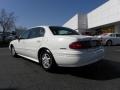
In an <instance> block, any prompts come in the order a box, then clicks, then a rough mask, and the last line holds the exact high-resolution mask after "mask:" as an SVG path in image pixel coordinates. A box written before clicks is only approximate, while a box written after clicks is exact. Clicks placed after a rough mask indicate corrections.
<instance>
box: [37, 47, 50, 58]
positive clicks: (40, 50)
mask: <svg viewBox="0 0 120 90" xmlns="http://www.w3.org/2000/svg"><path fill="white" fill-rule="evenodd" d="M44 50H48V51H49V52H50V50H49V49H48V48H45V47H43V48H41V49H39V51H38V55H37V56H38V59H40V54H41V53H42V51H44Z"/></svg>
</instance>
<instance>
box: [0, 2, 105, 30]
mask: <svg viewBox="0 0 120 90" xmlns="http://www.w3.org/2000/svg"><path fill="white" fill-rule="evenodd" d="M106 1H107V0H0V10H1V9H6V11H7V12H14V13H15V16H16V26H23V27H27V28H28V27H33V26H40V25H59V26H61V25H63V24H64V23H65V22H67V21H68V20H69V19H70V18H71V17H73V16H74V15H75V14H76V13H80V12H81V13H88V12H90V11H92V10H93V9H95V8H97V7H98V6H100V5H101V4H103V3H104V2H106Z"/></svg>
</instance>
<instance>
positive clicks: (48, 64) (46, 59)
mask: <svg viewBox="0 0 120 90" xmlns="http://www.w3.org/2000/svg"><path fill="white" fill-rule="evenodd" d="M40 63H41V65H42V68H43V69H44V70H46V71H53V70H54V69H55V68H56V63H55V60H54V57H53V55H52V54H51V53H50V52H49V51H48V50H44V51H42V52H41V54H40Z"/></svg>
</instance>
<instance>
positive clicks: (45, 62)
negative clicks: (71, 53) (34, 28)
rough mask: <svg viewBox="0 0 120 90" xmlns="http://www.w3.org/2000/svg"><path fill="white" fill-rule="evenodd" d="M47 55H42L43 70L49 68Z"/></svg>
mask: <svg viewBox="0 0 120 90" xmlns="http://www.w3.org/2000/svg"><path fill="white" fill-rule="evenodd" d="M50 59H51V58H50V56H49V54H47V53H45V54H43V55H42V65H43V67H44V68H49V67H50V66H51V63H50Z"/></svg>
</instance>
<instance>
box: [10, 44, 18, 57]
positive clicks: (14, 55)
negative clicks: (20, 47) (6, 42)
mask: <svg viewBox="0 0 120 90" xmlns="http://www.w3.org/2000/svg"><path fill="white" fill-rule="evenodd" d="M11 55H12V56H13V57H17V53H16V51H15V48H14V47H13V46H12V47H11Z"/></svg>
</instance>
